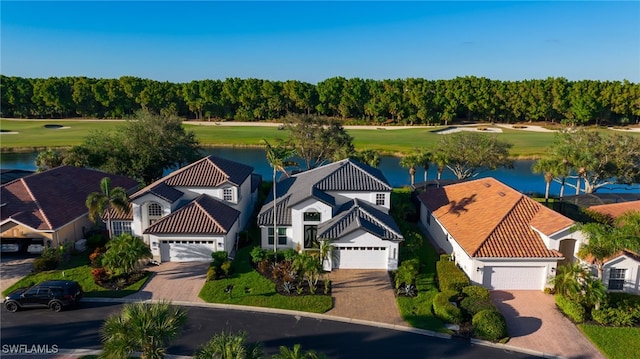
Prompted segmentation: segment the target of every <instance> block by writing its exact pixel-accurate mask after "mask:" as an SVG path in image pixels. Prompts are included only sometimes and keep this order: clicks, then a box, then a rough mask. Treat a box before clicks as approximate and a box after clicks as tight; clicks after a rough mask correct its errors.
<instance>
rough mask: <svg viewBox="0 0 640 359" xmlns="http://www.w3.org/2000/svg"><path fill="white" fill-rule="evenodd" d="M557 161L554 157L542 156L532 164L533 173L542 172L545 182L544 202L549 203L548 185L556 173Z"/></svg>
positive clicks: (557, 171)
mask: <svg viewBox="0 0 640 359" xmlns="http://www.w3.org/2000/svg"><path fill="white" fill-rule="evenodd" d="M558 166H559V164H558V162H557V161H555V160H554V159H550V158H543V159H541V160H538V161H537V162H536V163H534V164H533V167H531V170H532V171H533V172H534V173H544V181H545V182H546V187H545V190H544V202H545V203H549V187H550V186H551V181H553V179H554V177H555V176H557V175H558V173H559V170H558Z"/></svg>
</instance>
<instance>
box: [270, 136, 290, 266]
mask: <svg viewBox="0 0 640 359" xmlns="http://www.w3.org/2000/svg"><path fill="white" fill-rule="evenodd" d="M263 141H264V144H265V151H266V154H267V161H269V165H270V166H271V167H272V168H273V251H274V252H275V253H276V261H277V251H278V219H277V215H276V207H277V202H278V199H277V194H278V193H277V191H276V185H277V182H276V175H277V172H278V171H282V172H283V173H284V174H287V171H286V167H290V166H295V165H297V163H295V162H293V161H289V158H291V157H292V156H293V155H294V154H295V153H296V152H295V149H294V148H292V147H289V146H287V145H285V144H283V143H282V142H279V143H278V144H277V145H275V146H273V145H271V144H270V143H269V141H267V140H266V139H263Z"/></svg>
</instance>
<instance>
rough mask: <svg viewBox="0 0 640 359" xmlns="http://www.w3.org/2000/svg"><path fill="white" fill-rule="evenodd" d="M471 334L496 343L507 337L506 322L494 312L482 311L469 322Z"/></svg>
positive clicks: (500, 315)
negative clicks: (471, 326) (471, 329)
mask: <svg viewBox="0 0 640 359" xmlns="http://www.w3.org/2000/svg"><path fill="white" fill-rule="evenodd" d="M471 324H472V325H473V333H474V334H475V336H477V337H478V338H481V339H486V340H491V341H494V342H495V341H498V340H500V339H502V338H505V337H506V336H507V321H506V320H505V319H504V316H503V315H502V314H500V312H497V311H495V310H483V311H481V312H479V313H478V314H476V315H474V316H473V319H472V320H471Z"/></svg>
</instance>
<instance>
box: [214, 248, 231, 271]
mask: <svg viewBox="0 0 640 359" xmlns="http://www.w3.org/2000/svg"><path fill="white" fill-rule="evenodd" d="M211 258H212V261H211V265H212V266H213V267H216V268H220V266H221V265H222V263H224V262H226V261H227V259H228V258H229V255H228V254H227V252H225V251H217V252H212V253H211Z"/></svg>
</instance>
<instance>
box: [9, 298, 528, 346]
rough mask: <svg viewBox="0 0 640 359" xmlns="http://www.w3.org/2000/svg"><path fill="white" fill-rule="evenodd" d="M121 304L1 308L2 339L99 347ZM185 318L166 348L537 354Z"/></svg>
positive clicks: (205, 313) (327, 323) (391, 333)
mask: <svg viewBox="0 0 640 359" xmlns="http://www.w3.org/2000/svg"><path fill="white" fill-rule="evenodd" d="M121 307H122V304H119V303H86V302H85V303H81V305H80V307H79V308H77V309H73V310H67V311H63V312H60V313H54V312H51V311H49V310H47V309H30V310H22V311H19V312H17V313H9V312H8V311H7V310H6V309H4V308H3V309H2V310H1V312H0V315H1V317H0V320H1V325H0V340H1V346H2V347H3V346H5V345H20V344H26V345H28V346H32V345H48V346H54V345H55V346H56V347H57V348H61V349H79V348H85V349H100V347H101V345H100V327H101V325H102V323H103V321H104V319H105V318H107V316H109V315H110V314H112V313H117V312H119V310H120V309H121ZM185 309H187V310H188V318H189V319H188V322H187V324H186V325H185V326H184V327H183V330H182V332H181V334H180V336H179V337H178V339H176V340H175V341H174V342H173V343H172V345H171V347H170V348H169V350H168V353H169V354H176V355H193V353H194V352H195V351H196V350H197V348H198V347H199V346H200V345H202V344H203V343H205V342H207V341H208V340H209V339H210V338H211V337H212V336H213V335H215V334H216V333H219V332H221V331H223V330H226V331H231V332H237V331H246V332H247V334H248V341H250V342H260V343H261V344H262V346H263V349H264V352H265V354H266V355H265V357H269V356H270V355H271V354H275V353H276V352H277V351H278V348H279V347H280V346H282V345H284V346H289V347H291V346H293V345H294V344H301V345H302V348H303V349H305V350H310V349H313V350H316V351H317V352H320V353H323V354H325V355H327V356H328V357H329V358H393V357H396V356H397V357H405V358H466V359H471V358H492V359H503V358H504V359H507V358H509V359H519V358H535V356H532V355H528V354H523V353H517V352H511V351H506V350H503V349H496V348H492V347H487V346H482V345H476V344H471V343H469V342H468V341H465V340H460V339H441V338H436V337H429V336H424V335H420V334H414V333H408V332H402V331H396V330H391V329H385V328H378V327H371V326H365V325H359V324H351V323H344V322H337V321H332V320H325V319H314V318H306V317H299V316H292V315H281V314H270V313H258V312H245V311H234V310H223V309H213V308H200V307H188V308H185Z"/></svg>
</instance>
